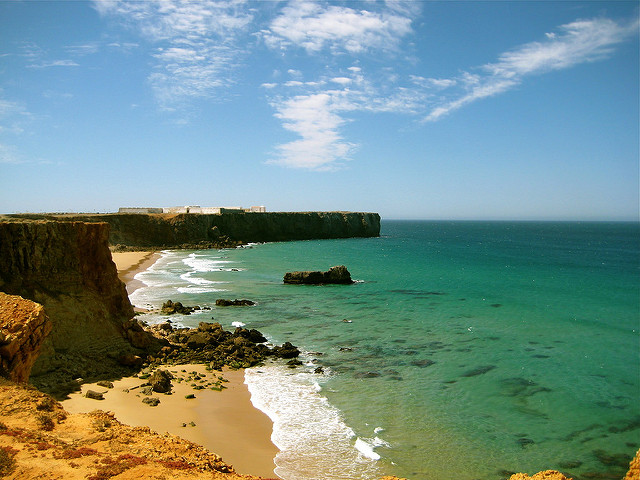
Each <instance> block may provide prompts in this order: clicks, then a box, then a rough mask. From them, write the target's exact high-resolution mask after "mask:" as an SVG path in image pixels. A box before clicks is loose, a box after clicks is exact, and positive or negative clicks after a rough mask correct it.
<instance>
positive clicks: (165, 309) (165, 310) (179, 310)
mask: <svg viewBox="0 0 640 480" xmlns="http://www.w3.org/2000/svg"><path fill="white" fill-rule="evenodd" d="M194 310H199V308H198V307H187V306H185V305H182V303H180V302H175V303H174V302H173V301H171V300H167V301H166V302H164V303H163V304H162V309H161V310H160V313H162V314H163V315H174V314H178V315H190V314H191V312H193V311H194Z"/></svg>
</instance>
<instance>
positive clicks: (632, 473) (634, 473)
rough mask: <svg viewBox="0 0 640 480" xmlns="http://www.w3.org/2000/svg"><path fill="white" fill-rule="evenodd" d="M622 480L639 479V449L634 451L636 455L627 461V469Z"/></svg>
mask: <svg viewBox="0 0 640 480" xmlns="http://www.w3.org/2000/svg"><path fill="white" fill-rule="evenodd" d="M624 480H640V450H638V451H637V452H636V456H635V457H633V460H631V462H629V471H628V472H627V475H626V476H625V477H624Z"/></svg>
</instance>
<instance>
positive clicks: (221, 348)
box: [148, 322, 300, 370]
mask: <svg viewBox="0 0 640 480" xmlns="http://www.w3.org/2000/svg"><path fill="white" fill-rule="evenodd" d="M148 329H149V331H151V332H152V333H153V334H154V335H155V336H157V337H158V338H160V339H161V340H165V341H167V342H168V346H167V347H165V348H163V349H162V350H161V351H160V352H158V354H157V355H156V357H155V359H154V362H155V363H157V364H167V363H208V364H210V365H211V366H212V367H213V368H214V369H218V370H219V369H221V368H222V367H223V366H229V367H231V368H247V367H253V366H255V365H258V364H260V363H262V362H263V361H265V360H266V359H267V358H285V359H291V358H296V357H297V356H298V355H300V351H299V350H298V349H297V348H296V347H295V346H293V345H292V344H291V343H289V342H286V343H284V344H283V345H282V346H274V347H269V346H267V345H266V344H265V342H266V341H267V339H266V338H265V337H264V336H263V335H262V334H261V333H260V332H259V331H258V330H254V329H251V330H248V329H246V328H242V327H238V328H236V329H235V331H234V332H229V331H227V330H224V329H223V328H222V325H220V324H219V323H206V322H201V323H200V325H199V326H198V328H193V329H191V328H171V329H170V330H169V329H166V328H165V327H164V324H161V325H153V326H150V327H148ZM154 362H152V363H154Z"/></svg>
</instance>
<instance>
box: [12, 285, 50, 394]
mask: <svg viewBox="0 0 640 480" xmlns="http://www.w3.org/2000/svg"><path fill="white" fill-rule="evenodd" d="M49 332H51V321H50V320H49V317H47V315H46V314H45V312H44V307H43V306H42V305H40V304H39V303H35V302H32V301H31V300H25V299H24V298H22V297H20V296H18V295H7V294H6V293H2V292H0V376H4V377H7V378H9V379H10V380H13V381H14V382H26V381H27V380H29V375H30V374H31V368H32V367H33V364H34V363H35V361H36V359H37V358H38V355H40V349H41V347H42V343H43V342H44V339H45V338H46V337H47V335H48V334H49Z"/></svg>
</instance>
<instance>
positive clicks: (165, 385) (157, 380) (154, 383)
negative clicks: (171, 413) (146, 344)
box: [149, 369, 173, 393]
mask: <svg viewBox="0 0 640 480" xmlns="http://www.w3.org/2000/svg"><path fill="white" fill-rule="evenodd" d="M172 379H173V375H171V374H170V373H169V372H167V371H166V370H161V369H158V370H156V371H155V372H153V374H152V375H151V377H149V383H150V384H151V387H152V388H153V391H154V392H158V393H167V392H170V391H171V380H172Z"/></svg>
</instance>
